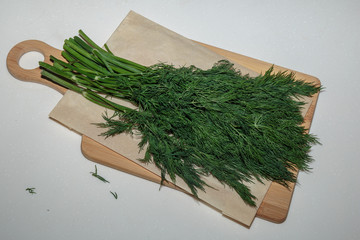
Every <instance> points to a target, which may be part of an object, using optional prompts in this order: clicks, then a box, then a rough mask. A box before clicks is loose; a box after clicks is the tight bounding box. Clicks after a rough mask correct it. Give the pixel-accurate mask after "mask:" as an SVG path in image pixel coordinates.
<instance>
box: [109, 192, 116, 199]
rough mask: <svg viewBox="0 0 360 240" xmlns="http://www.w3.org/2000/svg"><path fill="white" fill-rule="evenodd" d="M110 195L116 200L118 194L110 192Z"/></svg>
mask: <svg viewBox="0 0 360 240" xmlns="http://www.w3.org/2000/svg"><path fill="white" fill-rule="evenodd" d="M110 193H111V194H112V195H113V196H114V198H115V199H118V194H117V193H116V192H112V191H110Z"/></svg>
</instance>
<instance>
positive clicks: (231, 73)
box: [40, 30, 321, 206]
mask: <svg viewBox="0 0 360 240" xmlns="http://www.w3.org/2000/svg"><path fill="white" fill-rule="evenodd" d="M79 35H80V37H81V38H80V37H77V36H76V37H74V38H70V39H68V40H65V43H64V51H63V52H62V55H63V57H64V58H65V59H66V61H61V60H59V59H56V58H54V57H51V60H52V61H53V64H52V65H51V64H47V63H44V62H40V66H41V68H42V69H43V71H42V75H43V76H44V77H46V78H48V79H49V80H51V81H53V82H55V83H58V84H60V85H61V86H63V87H66V88H68V89H70V90H73V91H75V92H78V93H80V94H82V95H83V96H84V97H85V98H87V99H88V100H90V101H92V102H94V103H96V104H99V105H100V106H103V107H106V108H109V109H112V110H114V111H115V114H114V115H113V116H110V117H109V116H107V115H106V114H104V116H103V117H104V120H105V122H104V123H99V124H97V125H98V126H99V127H102V128H105V129H107V130H106V131H105V132H104V133H103V136H104V137H111V136H114V135H117V134H121V133H124V132H127V133H134V132H135V131H138V132H140V133H141V136H142V141H141V142H140V144H139V147H140V149H143V150H144V152H145V155H144V158H143V159H141V161H143V162H144V163H154V164H155V165H156V166H157V167H158V168H159V169H160V170H161V178H162V183H163V181H167V180H168V179H167V176H169V178H170V180H171V181H173V182H175V178H176V176H179V177H180V178H182V179H183V180H184V181H185V182H186V184H187V185H188V186H189V188H190V189H191V191H192V193H193V194H194V195H195V196H197V191H198V190H204V187H205V186H206V185H207V184H206V182H205V181H204V180H203V177H204V176H209V175H212V176H214V177H215V178H216V179H218V180H219V181H220V182H221V183H223V184H224V185H228V186H229V187H230V188H232V189H234V190H235V191H236V192H237V193H238V194H239V195H240V196H241V198H242V199H243V200H244V201H245V202H246V203H247V204H249V205H251V206H255V201H254V200H255V196H254V195H252V193H251V192H250V189H249V188H248V187H247V186H246V185H245V183H246V182H252V181H253V180H254V179H257V180H259V181H262V180H263V179H267V180H271V181H275V182H278V183H280V184H282V185H284V186H287V184H288V182H295V181H296V177H295V175H294V173H292V171H291V170H293V169H299V170H303V171H307V170H309V169H310V167H309V163H310V162H311V161H312V158H311V157H310V156H309V150H310V148H311V146H312V145H313V144H317V143H318V140H317V138H316V137H315V136H314V135H311V134H309V133H307V132H306V129H305V128H304V127H302V126H301V123H302V122H303V120H304V119H303V117H302V115H301V107H302V106H303V105H304V102H302V101H297V100H296V98H297V97H299V96H312V95H313V94H315V93H317V92H318V91H320V89H321V87H320V86H315V85H312V84H310V83H306V82H304V81H299V80H296V79H295V77H294V75H293V74H292V73H288V72H278V73H274V71H273V68H270V69H269V70H268V71H266V72H265V73H264V74H263V75H260V76H258V77H250V76H248V75H242V74H241V72H240V71H238V70H236V69H234V67H233V64H232V63H230V62H229V61H227V60H223V61H219V62H218V63H215V64H214V66H213V67H212V68H210V69H207V70H202V69H199V68H197V67H195V66H189V67H180V68H175V67H174V66H172V65H167V64H163V63H160V64H156V65H153V66H150V67H145V66H142V65H139V64H137V63H134V62H131V61H129V60H126V59H123V58H120V57H118V56H114V55H113V54H112V53H111V52H110V51H109V50H108V48H106V49H107V50H104V49H102V48H101V47H99V46H98V45H97V44H95V43H94V42H93V41H92V40H91V39H90V38H89V37H88V36H87V35H85V33H84V32H82V31H81V30H80V31H79ZM102 95H106V96H107V97H103V96H102ZM108 97H114V98H120V99H125V100H128V101H130V102H132V103H133V104H135V105H136V106H137V107H138V109H135V110H134V109H130V108H127V107H125V106H122V105H119V104H116V103H114V102H113V101H111V98H108ZM93 176H95V177H98V178H99V176H98V175H97V170H96V166H95V173H93ZM99 179H100V180H101V178H99ZM210 187H211V186H210Z"/></svg>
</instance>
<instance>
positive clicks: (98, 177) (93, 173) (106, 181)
mask: <svg viewBox="0 0 360 240" xmlns="http://www.w3.org/2000/svg"><path fill="white" fill-rule="evenodd" d="M90 173H91V175H92V176H94V177H96V178H97V179H99V180H101V181H102V182H105V183H108V182H109V181H108V180H106V179H105V178H103V177H102V176H100V175H99V174H98V173H97V167H96V165H95V172H90Z"/></svg>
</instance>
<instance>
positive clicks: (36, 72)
mask: <svg viewBox="0 0 360 240" xmlns="http://www.w3.org/2000/svg"><path fill="white" fill-rule="evenodd" d="M197 43H199V44H201V45H203V46H205V47H207V48H208V49H210V50H212V51H214V52H216V53H218V54H220V55H222V56H224V57H225V58H227V59H229V60H231V61H233V62H236V63H238V64H240V65H243V66H245V67H247V68H249V69H251V70H253V71H256V72H258V73H264V72H265V71H266V70H268V69H269V68H270V67H271V66H274V70H275V71H285V70H286V71H291V72H294V73H295V76H296V78H297V79H301V80H305V81H307V82H312V83H315V84H318V85H320V81H319V79H317V78H316V77H313V76H310V75H307V74H304V73H300V72H296V71H293V70H290V69H287V68H284V67H281V66H276V65H273V64H271V63H267V62H264V61H261V60H257V59H254V58H250V57H247V56H244V55H241V54H237V53H234V52H230V51H227V50H224V49H220V48H217V47H213V46H210V45H207V44H204V43H200V42H197ZM30 51H37V52H40V53H42V54H43V55H44V61H45V62H49V61H50V59H49V57H50V55H53V56H55V57H57V58H62V57H61V50H58V49H56V48H53V47H51V46H49V45H48V44H46V43H44V42H41V41H37V40H27V41H24V42H21V43H18V44H17V45H15V46H14V47H13V48H12V49H11V50H10V52H9V54H8V56H7V61H6V63H7V68H8V70H9V72H10V73H11V74H12V75H13V76H14V77H15V78H17V79H19V80H23V81H31V82H36V83H40V84H44V85H47V86H49V87H51V88H53V89H55V90H57V91H58V92H60V93H62V94H64V93H65V92H66V89H65V88H63V87H61V86H59V85H57V84H54V83H52V82H50V81H48V80H46V79H44V78H42V77H41V73H40V71H41V70H40V68H35V69H31V70H26V69H23V68H21V67H20V66H19V60H20V58H21V56H22V55H23V54H25V53H27V52H30ZM318 96H319V94H315V95H314V96H313V99H312V103H311V106H310V108H309V110H308V112H307V114H306V116H305V119H304V120H305V121H304V124H303V126H304V127H305V128H306V129H309V128H310V126H311V122H312V119H313V116H314V111H315V107H316V103H317V99H318ZM81 150H82V153H83V155H84V156H85V157H86V158H87V159H89V160H91V161H94V162H96V163H99V164H102V165H105V166H108V167H111V168H114V169H117V170H120V171H123V172H126V173H129V174H132V175H135V176H138V177H141V178H144V179H147V180H150V181H153V182H156V183H159V182H160V180H161V179H160V177H159V176H157V175H156V174H154V173H152V172H150V171H149V170H147V169H145V168H143V167H142V166H140V165H138V164H136V163H134V162H133V161H131V160H129V159H127V158H125V157H123V156H121V155H120V154H118V153H116V152H114V151H112V150H111V149H109V148H106V147H105V146H103V145H101V144H99V143H98V142H96V141H94V140H93V139H91V138H89V137H86V136H82V142H81ZM296 174H298V173H297V172H296ZM165 185H166V186H168V187H171V188H174V189H177V190H180V191H182V190H181V189H180V188H178V187H176V186H175V185H174V184H172V183H165ZM289 185H290V186H289V188H285V187H284V186H282V185H279V184H277V183H272V184H271V186H270V188H269V190H268V192H267V194H266V195H265V198H264V200H263V202H262V204H261V206H260V207H259V209H258V212H257V215H256V216H257V217H260V218H262V219H265V220H268V221H271V222H274V223H282V222H283V221H285V219H286V217H287V214H288V211H289V207H290V203H291V198H292V195H293V191H294V188H295V185H294V184H292V183H291V184H289Z"/></svg>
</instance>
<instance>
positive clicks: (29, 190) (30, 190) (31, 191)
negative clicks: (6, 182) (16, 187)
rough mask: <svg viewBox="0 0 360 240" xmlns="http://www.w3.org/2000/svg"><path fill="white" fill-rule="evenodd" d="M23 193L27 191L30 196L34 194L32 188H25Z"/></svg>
mask: <svg viewBox="0 0 360 240" xmlns="http://www.w3.org/2000/svg"><path fill="white" fill-rule="evenodd" d="M25 191H28V192H29V193H31V194H36V192H35V188H34V187H32V188H26V189H25Z"/></svg>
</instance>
